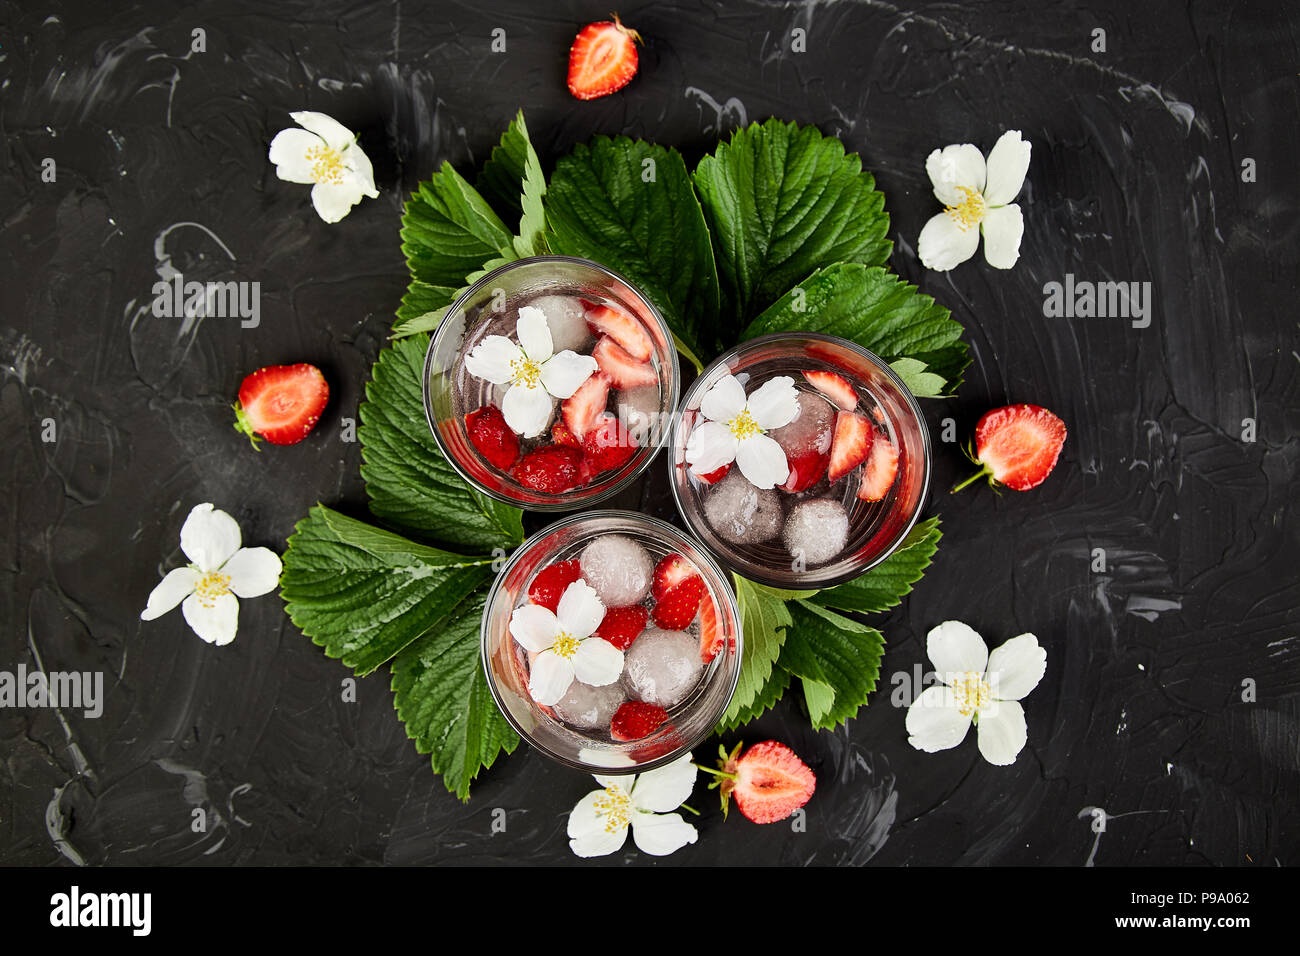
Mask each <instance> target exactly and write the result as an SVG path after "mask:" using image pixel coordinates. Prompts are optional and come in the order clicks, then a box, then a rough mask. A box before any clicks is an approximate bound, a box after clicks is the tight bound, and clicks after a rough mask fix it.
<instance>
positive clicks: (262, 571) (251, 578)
mask: <svg viewBox="0 0 1300 956" xmlns="http://www.w3.org/2000/svg"><path fill="white" fill-rule="evenodd" d="M281 568H282V565H281V564H280V556H279V555H278V554H276V553H275V552H274V551H272V550H271V549H270V548H240V549H239V550H238V551H236V552H235V553H234V555H232V556H231V558H230V560H229V561H227V562H226V563H225V564H223V565H222V566H221V573H222V574H228V575H230V583H229V585H228V586H229V588H230V590H232V591H234V592H235V596H236V597H241V598H255V597H261V596H262V595H263V594H266V593H267V592H268V591H273V590H275V586H276V585H277V584H279V583H280V571H281Z"/></svg>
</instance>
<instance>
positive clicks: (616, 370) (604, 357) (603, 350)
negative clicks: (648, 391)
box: [591, 335, 659, 388]
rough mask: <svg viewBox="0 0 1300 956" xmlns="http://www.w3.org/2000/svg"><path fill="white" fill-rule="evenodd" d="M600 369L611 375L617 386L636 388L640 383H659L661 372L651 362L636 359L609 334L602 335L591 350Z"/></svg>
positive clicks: (610, 378)
mask: <svg viewBox="0 0 1300 956" xmlns="http://www.w3.org/2000/svg"><path fill="white" fill-rule="evenodd" d="M591 357H592V358H594V359H595V360H596V364H597V365H599V366H600V370H601V371H602V372H604V373H605V374H606V375H608V376H609V380H610V382H611V383H612V384H613V385H614V387H615V388H636V387H637V386H638V385H657V384H658V383H659V373H658V372H656V371H655V367H654V366H653V365H651V364H650V363H649V362H642V361H640V360H638V359H634V358H633V357H632V356H631V355H629V354H628V352H627V349H625V348H623V347H622V346H621V345H619V344H618V343H617V342H615V341H614V340H613V339H612V338H610V337H609V336H608V335H602V336H601V337H600V341H598V342H597V343H596V347H595V348H594V349H592V350H591Z"/></svg>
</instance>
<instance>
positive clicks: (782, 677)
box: [714, 665, 790, 734]
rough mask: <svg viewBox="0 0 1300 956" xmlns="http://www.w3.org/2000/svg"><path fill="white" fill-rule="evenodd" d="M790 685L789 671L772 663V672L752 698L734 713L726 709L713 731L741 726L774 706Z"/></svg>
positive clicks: (720, 731) (721, 731)
mask: <svg viewBox="0 0 1300 956" xmlns="http://www.w3.org/2000/svg"><path fill="white" fill-rule="evenodd" d="M789 686H790V672H789V671H787V670H785V669H783V668H781V667H777V666H775V665H773V667H772V673H771V674H770V675H769V676H768V678H767V681H766V683H764V684H763V686H762V687H761V688H759V691H758V693H757V694H755V695H754V699H753V700H752V701H751V702H750V703H749V704H747V705H745V706H744V707H741V708H740V709H739V710H737V711H735V712H734V713H733V712H732V711H731V710H730V709H728V711H727V713H726V714H724V715H723V719H722V720H721V721H719V722H718V726H717V727H716V728H715V730H714V733H718V734H721V733H726V732H727V731H729V730H735V729H736V728H737V727H742V726H744V725H745V724H747V723H749V722H750V721H751V720H754V719H755V718H757V717H759V716H761V715H762V714H764V713H766V712H767V711H769V710H771V709H772V708H773V707H775V706H776V702H777V701H779V700H780V699H781V697H782V695H783V694H784V693H785V691H786V688H787V687H789Z"/></svg>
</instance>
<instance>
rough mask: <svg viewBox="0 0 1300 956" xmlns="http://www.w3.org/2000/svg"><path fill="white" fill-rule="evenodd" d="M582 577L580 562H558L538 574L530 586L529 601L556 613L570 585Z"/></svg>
mask: <svg viewBox="0 0 1300 956" xmlns="http://www.w3.org/2000/svg"><path fill="white" fill-rule="evenodd" d="M580 577H582V565H581V563H579V562H578V561H557V562H555V563H554V564H549V565H547V566H546V567H544V568H542V570H540V571H538V572H537V577H535V578H533V583H532V584H530V585H528V600H530V601H532V602H533V603H534V604H538V605H540V606H542V607H544V608H546V610H548V611H550V612H552V613H554V612H555V609H556V608H557V607H559V606H560V598H561V597H563V596H564V591H565V589H566V588H568V586H569V585H570V584H572V583H573V582H574V581H576V580H578V578H580Z"/></svg>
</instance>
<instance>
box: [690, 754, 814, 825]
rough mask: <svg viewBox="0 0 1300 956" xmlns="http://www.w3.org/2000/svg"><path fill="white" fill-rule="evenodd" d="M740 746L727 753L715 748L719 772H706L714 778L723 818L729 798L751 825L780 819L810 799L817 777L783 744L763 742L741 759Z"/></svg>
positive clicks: (725, 814)
mask: <svg viewBox="0 0 1300 956" xmlns="http://www.w3.org/2000/svg"><path fill="white" fill-rule="evenodd" d="M742 746H743V744H737V745H736V749H735V750H733V751H732V752H731V753H730V754H728V753H727V752H726V751H725V750H723V749H721V748H719V751H718V752H719V754H720V755H721V757H722V759H721V760H719V761H718V766H719V768H720V770H718V771H710V772H711V773H714V774H716V776H717V777H718V780H717V781H716V784H717V785H718V786H719V787H720V791H719V792H720V793H721V795H722V816H723V818H724V819H725V818H726V816H727V805H728V801H729V799H730V798H731V797H732V796H734V797H735V798H736V806H737V807H739V808H740V812H741V813H742V814H744V815H745V817H746V819H749V820H752V821H753V822H754V823H776V822H778V821H780V820H784V819H786V818H787V817H789V816H790V815H791V814H792V813H794V812H795V811H796V810H798V809H799V808H800V807H802V806H803V805H804V804H805V803H807V802H808V801H809V800H810V799H811V798H812V795H813V791H814V790H816V789H817V777H816V776H815V775H814V774H813V772H812V770H811V769H810V768H809V766H808V765H807V764H806V763H804V762H803V761H802V760H800V759H799V758H798V756H797V755H796V754H795V752H794V751H793V750H791V749H790V748H789V747H787V746H786V745H785V744H782V743H777V742H776V741H775V740H765V741H763V742H762V743H761V744H754V746H752V747H750V748H749V749H748V750H746V751H745V753H744V755H743V756H742V755H741V754H740V748H741V747H742Z"/></svg>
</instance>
